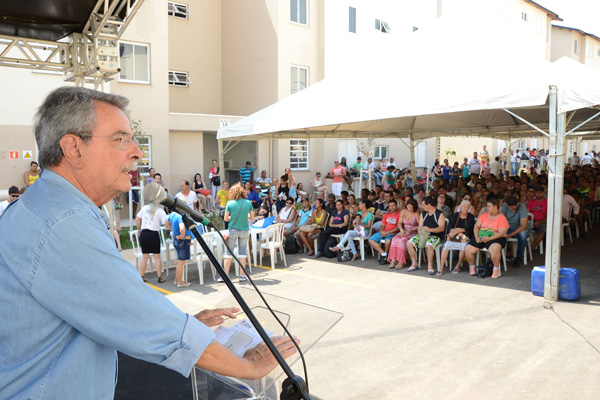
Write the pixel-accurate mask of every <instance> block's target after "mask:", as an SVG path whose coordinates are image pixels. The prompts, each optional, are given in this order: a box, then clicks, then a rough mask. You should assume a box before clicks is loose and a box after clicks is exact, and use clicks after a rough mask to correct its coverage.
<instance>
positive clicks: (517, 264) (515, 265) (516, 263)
mask: <svg viewBox="0 0 600 400" xmlns="http://www.w3.org/2000/svg"><path fill="white" fill-rule="evenodd" d="M520 266H521V259H520V258H518V257H515V259H514V261H513V263H512V267H513V268H519V267H520Z"/></svg>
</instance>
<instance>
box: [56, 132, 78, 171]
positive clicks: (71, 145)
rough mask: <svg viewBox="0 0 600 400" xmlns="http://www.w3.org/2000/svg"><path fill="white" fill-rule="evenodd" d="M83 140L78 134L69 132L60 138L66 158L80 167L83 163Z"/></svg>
mask: <svg viewBox="0 0 600 400" xmlns="http://www.w3.org/2000/svg"><path fill="white" fill-rule="evenodd" d="M82 143H83V142H82V140H81V138H79V137H78V136H76V135H73V134H67V135H65V136H63V137H62V138H61V139H60V148H61V149H62V151H63V155H64V160H65V161H66V162H68V163H69V164H71V165H73V166H76V167H79V166H81V163H82V157H81V151H80V146H81V145H82Z"/></svg>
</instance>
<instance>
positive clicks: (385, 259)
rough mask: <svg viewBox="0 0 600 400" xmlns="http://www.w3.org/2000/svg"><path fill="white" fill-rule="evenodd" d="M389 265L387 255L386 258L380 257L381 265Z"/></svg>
mask: <svg viewBox="0 0 600 400" xmlns="http://www.w3.org/2000/svg"><path fill="white" fill-rule="evenodd" d="M384 264H387V254H386V255H385V256H381V255H380V256H379V265H384Z"/></svg>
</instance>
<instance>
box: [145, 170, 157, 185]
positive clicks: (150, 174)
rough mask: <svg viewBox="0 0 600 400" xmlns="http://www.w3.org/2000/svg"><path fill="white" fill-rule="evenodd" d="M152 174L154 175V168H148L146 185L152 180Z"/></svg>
mask: <svg viewBox="0 0 600 400" xmlns="http://www.w3.org/2000/svg"><path fill="white" fill-rule="evenodd" d="M154 175H156V170H155V169H154V168H150V169H149V170H148V177H147V178H146V185H147V184H149V183H152V182H154Z"/></svg>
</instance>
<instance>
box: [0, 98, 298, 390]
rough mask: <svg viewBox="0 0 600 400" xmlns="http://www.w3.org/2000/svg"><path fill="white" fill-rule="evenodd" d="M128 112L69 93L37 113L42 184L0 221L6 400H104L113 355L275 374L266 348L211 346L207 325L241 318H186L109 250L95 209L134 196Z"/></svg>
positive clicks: (0, 345) (218, 313)
mask: <svg viewBox="0 0 600 400" xmlns="http://www.w3.org/2000/svg"><path fill="white" fill-rule="evenodd" d="M127 103H128V101H127V99H126V98H124V97H121V96H115V95H110V94H104V93H100V92H96V91H93V90H89V89H84V88H77V87H64V88H60V89H57V90H55V91H54V92H52V93H51V94H50V95H49V96H48V98H47V99H46V100H45V102H44V104H43V105H42V106H41V107H40V108H39V110H38V113H37V118H36V124H35V135H36V140H37V144H38V148H39V161H40V166H41V167H42V168H43V169H44V174H43V176H42V177H41V178H40V179H39V180H38V181H37V183H36V184H35V185H33V186H32V187H31V188H29V189H28V190H27V192H26V193H25V194H24V195H23V196H21V198H20V199H19V200H16V201H14V202H12V203H11V204H10V206H9V207H8V208H7V209H6V211H5V212H4V214H3V215H2V216H1V217H0V237H2V240H1V241H0V274H1V275H2V279H1V280H0V304H2V307H0V320H1V321H2V323H1V324H0V398H2V399H7V398H11V399H12V398H31V399H33V398H35V399H42V398H43V399H110V398H112V397H113V396H114V388H115V384H116V378H117V376H116V375H117V355H116V350H119V351H121V352H123V353H125V354H128V355H130V356H132V357H135V358H139V359H143V360H145V361H149V362H154V363H157V364H160V365H163V366H165V367H167V368H170V369H173V370H175V371H177V372H179V373H181V374H182V375H184V376H187V375H189V373H190V371H191V368H192V367H193V366H194V365H198V366H201V367H203V368H206V369H209V370H213V371H215V372H217V373H220V374H225V375H231V376H238V377H246V378H251V379H256V378H259V377H261V376H264V375H265V374H266V373H268V372H269V371H270V370H272V369H273V367H274V366H275V365H276V363H275V360H274V359H273V357H271V356H270V355H269V354H268V351H267V350H266V347H265V346H264V344H261V345H259V346H257V347H256V348H255V349H254V350H253V351H252V352H251V354H248V353H247V354H246V355H245V357H244V358H240V357H237V356H235V355H234V354H233V353H232V352H230V351H229V350H228V349H226V348H224V347H223V346H221V345H219V344H218V343H216V342H214V334H213V332H212V331H211V329H209V328H208V326H214V325H218V324H220V323H222V322H223V320H224V318H223V317H234V314H233V313H235V312H236V309H221V310H213V311H203V312H201V313H199V314H197V315H196V316H191V315H189V314H185V313H183V312H181V311H180V310H178V309H177V308H176V307H175V306H174V305H173V304H172V303H171V302H170V301H169V300H168V299H166V298H165V297H164V296H163V295H161V294H160V293H158V292H156V291H155V290H153V289H152V288H150V287H149V286H147V285H145V284H144V283H143V282H142V280H141V278H140V276H139V274H138V273H137V272H136V270H135V268H133V266H132V265H131V264H129V263H128V262H127V261H125V260H124V259H123V257H121V255H120V254H119V252H118V251H117V249H116V248H115V244H114V241H113V239H112V236H111V234H110V231H109V228H110V226H109V224H108V221H107V219H106V217H105V215H104V213H103V212H102V211H101V209H100V207H101V206H102V205H103V204H105V203H107V202H108V201H110V199H112V198H114V197H115V196H116V195H117V194H119V193H121V192H126V191H128V190H129V188H130V182H129V179H130V175H129V174H128V172H129V171H131V170H135V169H136V167H137V160H138V159H139V158H140V157H142V153H141V151H140V149H139V148H138V147H137V146H136V144H135V142H134V141H133V134H132V131H131V128H130V126H129V121H128V120H127V117H126V115H125V112H124V111H125V107H126V106H127ZM275 343H276V345H278V346H279V348H280V349H282V354H283V356H284V357H287V356H289V355H290V354H292V353H293V349H292V346H293V344H292V343H291V341H284V340H283V339H277V340H276V341H275Z"/></svg>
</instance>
